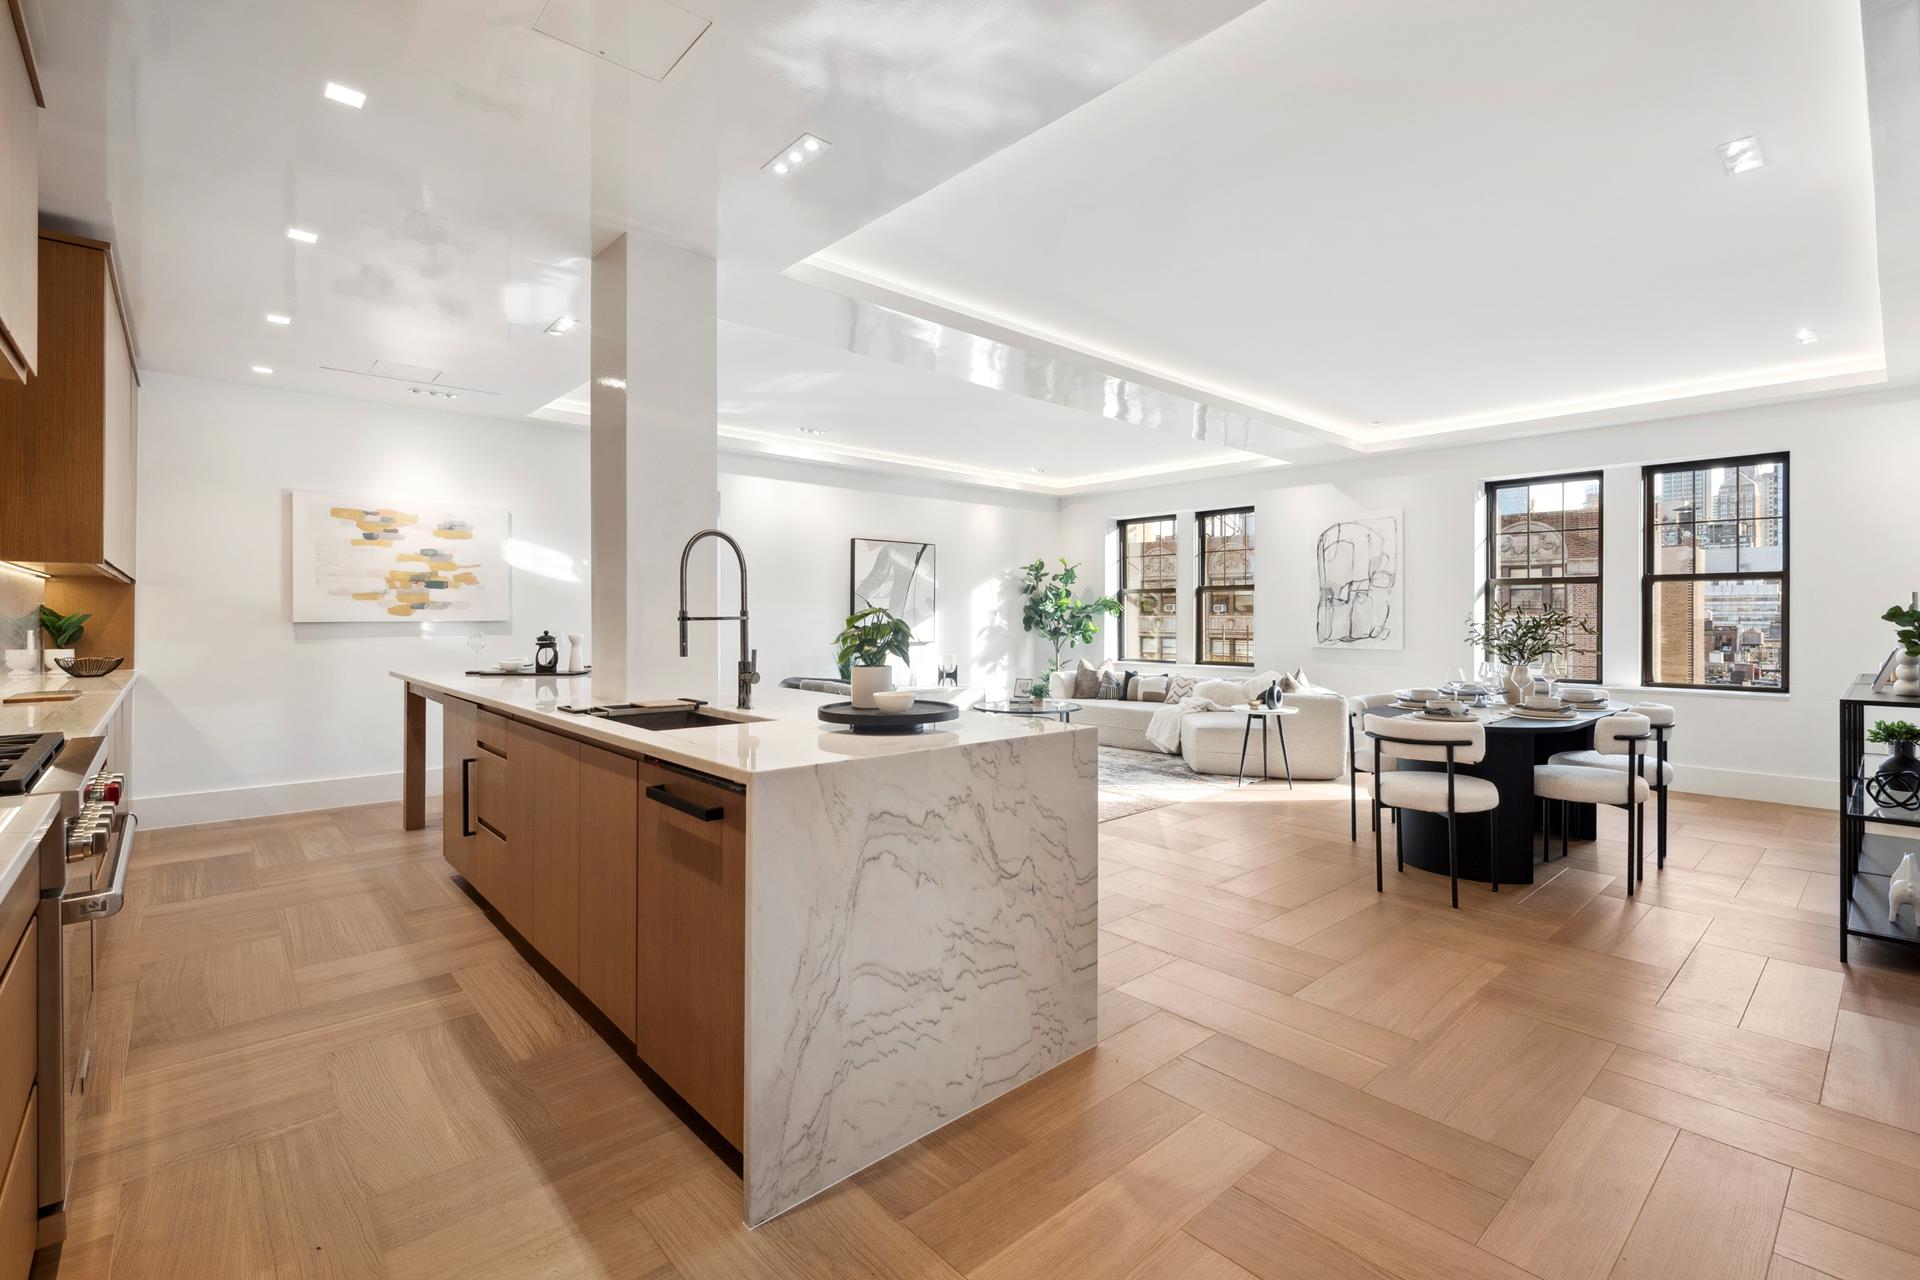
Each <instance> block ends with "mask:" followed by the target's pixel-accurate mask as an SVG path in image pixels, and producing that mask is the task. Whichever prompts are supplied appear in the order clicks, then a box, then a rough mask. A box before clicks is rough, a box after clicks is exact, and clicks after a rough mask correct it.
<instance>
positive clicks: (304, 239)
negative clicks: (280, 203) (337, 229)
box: [287, 227, 320, 244]
mask: <svg viewBox="0 0 1920 1280" xmlns="http://www.w3.org/2000/svg"><path fill="white" fill-rule="evenodd" d="M287 239H289V240H298V241H299V242H300V243H301V244H319V243H320V236H319V234H318V233H316V232H312V231H302V230H301V229H300V228H299V227H288V228H287Z"/></svg>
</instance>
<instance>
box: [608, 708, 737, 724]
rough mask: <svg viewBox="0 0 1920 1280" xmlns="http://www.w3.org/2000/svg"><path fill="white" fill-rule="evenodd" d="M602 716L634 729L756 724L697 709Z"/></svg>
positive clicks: (643, 709) (641, 711)
mask: <svg viewBox="0 0 1920 1280" xmlns="http://www.w3.org/2000/svg"><path fill="white" fill-rule="evenodd" d="M602 714H603V715H604V717H605V718H606V719H608V720H612V721H614V722H616V723H618V724H630V725H632V726H633V727H634V728H636V729H705V728H709V727H713V728H722V729H724V728H726V727H727V726H728V725H733V724H754V723H757V721H756V720H754V719H749V718H745V717H742V718H738V719H736V718H734V717H732V716H716V715H714V714H712V713H711V712H708V711H702V710H700V709H699V708H698V707H636V708H634V709H633V710H631V711H607V712H604V713H602Z"/></svg>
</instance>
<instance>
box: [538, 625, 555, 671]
mask: <svg viewBox="0 0 1920 1280" xmlns="http://www.w3.org/2000/svg"><path fill="white" fill-rule="evenodd" d="M559 670H560V642H559V641H558V640H555V639H554V638H553V632H551V631H542V632H541V633H540V634H539V635H538V636H536V637H534V641H533V673H534V674H535V675H540V676H550V675H553V674H554V673H556V672H558V671H559Z"/></svg>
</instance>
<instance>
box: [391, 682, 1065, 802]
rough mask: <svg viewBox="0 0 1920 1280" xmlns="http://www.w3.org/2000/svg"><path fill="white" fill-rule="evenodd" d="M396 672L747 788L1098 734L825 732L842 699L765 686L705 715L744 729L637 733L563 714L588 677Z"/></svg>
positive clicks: (956, 723)
mask: <svg viewBox="0 0 1920 1280" xmlns="http://www.w3.org/2000/svg"><path fill="white" fill-rule="evenodd" d="M389 674H390V675H392V676H393V677H394V678H395V679H396V680H404V681H406V682H407V683H408V684H411V685H414V686H416V687H417V688H420V689H423V690H431V691H433V692H437V693H442V694H446V695H448V696H449V697H454V698H463V699H465V700H466V701H468V702H475V703H478V704H479V705H481V706H483V707H489V708H492V709H493V710H495V711H498V712H501V713H502V714H504V715H509V716H512V717H514V718H516V719H521V720H527V721H531V722H533V723H535V724H545V725H549V726H551V727H552V728H554V729H556V730H560V731H562V732H565V733H568V734H571V735H572V736H574V737H576V738H585V739H588V740H591V741H594V742H600V743H604V744H606V745H607V746H609V747H612V748H613V749H615V750H620V751H626V752H629V753H633V754H644V755H649V756H654V757H656V758H658V759H661V760H667V761H670V762H672V763H674V764H679V765H685V766H686V767H687V768H689V769H697V770H699V771H700V772H702V773H710V774H713V775H715V776H717V777H722V778H727V779H730V780H732V781H734V782H747V781H749V780H751V779H752V778H753V777H754V776H755V775H756V774H766V773H775V772H779V771H781V770H785V769H811V768H816V767H818V766H820V765H830V764H838V763H844V762H846V761H848V760H860V759H872V758H875V757H883V756H899V755H907V754H911V753H914V752H922V751H939V750H943V749H947V748H952V747H963V746H971V745H973V744H975V743H985V742H1006V741H1014V740H1020V739H1026V738H1032V737H1034V736H1036V735H1039V734H1049V733H1075V732H1081V733H1089V734H1091V733H1093V732H1094V730H1093V728H1092V727H1091V726H1088V727H1086V728H1084V729H1083V728H1080V727H1079V726H1076V725H1070V724H1061V723H1059V722H1058V721H1056V720H1054V719H1053V718H1052V717H1050V716H1006V715H992V714H990V713H987V712H984V711H974V710H971V709H968V708H962V709H961V711H960V716H959V718H958V719H957V720H946V721H942V722H941V723H938V724H934V725H929V726H928V727H927V728H925V729H923V730H921V731H920V732H919V733H903V734H876V733H854V732H852V731H851V730H848V729H843V728H839V727H837V726H834V725H829V724H824V723H822V722H821V720H820V719H819V717H818V715H817V714H816V712H817V710H818V709H819V708H820V707H821V706H822V705H824V704H826V703H829V702H841V701H845V699H844V698H841V697H838V696H836V695H834V694H828V693H809V692H806V691H804V690H800V689H781V688H778V687H774V688H769V687H767V686H765V685H762V686H760V687H758V688H756V689H755V690H754V692H753V709H752V710H751V711H738V710H735V709H734V708H732V707H730V706H724V705H722V706H709V707H708V708H706V709H707V710H708V711H710V712H712V713H713V714H714V715H718V716H726V717H728V718H729V719H737V720H739V721H740V723H739V724H737V725H728V726H725V727H721V726H707V727H704V728H695V729H666V730H649V729H636V728H634V727H633V726H631V725H624V724H618V723H615V722H614V721H611V720H607V719H604V718H602V717H599V716H585V715H573V714H569V713H567V712H563V711H561V710H559V708H561V707H563V706H564V707H584V706H591V705H594V704H595V700H594V697H593V688H592V684H593V682H592V678H591V677H589V676H564V675H563V676H534V675H524V676H468V675H461V674H459V673H457V672H456V673H452V674H449V673H446V672H438V673H434V672H423V671H392V672H389ZM602 701H604V699H603V700H602ZM632 701H634V702H649V701H660V702H663V703H669V704H670V703H672V702H673V699H672V698H671V697H670V696H668V697H661V698H658V699H650V698H643V697H636V698H633V699H632Z"/></svg>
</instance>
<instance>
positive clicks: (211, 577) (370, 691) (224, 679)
mask: <svg viewBox="0 0 1920 1280" xmlns="http://www.w3.org/2000/svg"><path fill="white" fill-rule="evenodd" d="M139 483H140V509H139V539H140V543H139V556H138V566H139V595H138V602H139V603H138V615H137V634H136V637H135V647H136V662H137V665H138V666H139V668H140V670H141V671H142V673H143V675H144V678H145V679H144V683H143V684H142V685H141V686H140V691H139V694H138V695H137V696H138V699H139V702H138V706H137V715H138V724H139V732H138V734H137V735H136V750H135V762H136V768H137V770H138V776H139V788H140V792H141V797H142V799H141V816H142V819H143V820H145V821H147V822H149V823H150V824H156V825H169V824H174V823H180V822H192V821H207V820H212V819H218V818H230V817H237V816H241V815H244V814H251V813H263V812H284V811H291V810H298V809H306V808H314V807H320V806H324V805H333V804H355V803H367V802H370V801H374V800H381V799H391V798H393V797H395V796H397V795H398V794H399V790H398V780H397V773H398V770H399V768H400V747H401V692H400V687H399V684H398V683H397V682H396V681H394V680H392V679H390V678H389V677H388V676H387V672H388V671H389V670H390V669H392V668H394V667H403V666H416V667H421V666H424V667H427V668H430V669H450V670H460V669H462V668H463V667H465V666H470V665H471V659H472V654H471V653H470V652H469V651H468V649H467V640H468V637H469V636H470V635H472V634H473V633H474V632H475V631H476V630H478V631H481V632H484V634H485V635H486V637H487V648H486V650H485V654H484V655H483V656H484V657H487V658H494V657H504V656H507V655H509V654H512V653H525V654H529V655H530V654H531V653H532V647H533V645H532V642H533V638H534V636H536V635H537V634H539V632H540V631H542V630H543V629H544V630H551V631H553V632H554V633H555V634H556V635H564V633H566V632H568V631H580V632H585V631H587V629H588V612H589V604H588V587H587V572H586V567H585V564H584V560H585V557H586V555H587V547H588V528H587V504H586V502H585V501H584V498H585V495H586V492H587V435H586V433H585V432H583V431H580V430H577V429H574V428H569V427H561V426H549V425H544V424H537V423H527V424H517V423H511V422H500V421H494V420H492V419H487V418H479V417H473V416H470V415H465V414H455V413H450V412H444V411H442V412H435V411H432V410H424V409H418V410H416V409H402V408H389V407H386V406H382V405H376V404H368V403H363V402H361V401H357V400H341V399H334V398H331V397H326V396H313V395H304V394H297V393H291V392H281V391H273V390H270V389H267V388H265V387H250V386H234V385H230V384H226V383H218V382H205V381H200V380H198V379H191V378H177V377H169V376H167V375H164V374H151V375H148V376H147V377H146V379H145V381H144V383H143V385H142V387H141V390H140V458H139ZM290 489H322V490H341V491H348V492H355V493H365V494H367V495H368V496H370V497H394V498H420V499H443V500H454V499H457V500H460V501H465V502H475V503H485V504H490V505H498V506H504V507H506V508H508V509H509V510H510V511H511V512H512V515H513V537H514V539H515V541H516V543H521V544H527V545H529V546H530V547H533V548H546V549H548V550H549V551H550V552H552V553H554V554H553V556H552V557H551V558H552V559H553V560H554V561H555V562H556V566H555V567H547V566H544V565H543V568H546V572H545V573H544V574H543V573H542V572H535V571H529V570H526V569H516V570H515V571H514V574H513V588H512V590H513V621H512V622H511V623H489V624H477V623H350V624H343V623H325V624H322V623H303V624H295V623H292V622H290V621H288V616H289V608H288V602H289V590H290V587H289V583H288V578H287V531H286V524H287V511H288V507H287V497H286V494H287V491H288V490H290ZM535 558H536V559H538V560H541V561H544V560H545V559H547V558H548V557H545V556H539V555H538V554H537V553H536V555H535ZM550 575H557V576H550ZM569 578H571V579H572V580H567V579H569ZM433 719H434V722H435V724H436V727H437V719H438V718H437V717H434V718H433ZM438 757H439V746H438V742H437V739H436V740H435V741H434V742H433V743H431V744H430V745H429V755H428V759H429V762H433V761H437V759H438Z"/></svg>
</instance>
